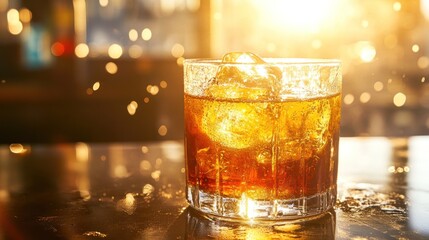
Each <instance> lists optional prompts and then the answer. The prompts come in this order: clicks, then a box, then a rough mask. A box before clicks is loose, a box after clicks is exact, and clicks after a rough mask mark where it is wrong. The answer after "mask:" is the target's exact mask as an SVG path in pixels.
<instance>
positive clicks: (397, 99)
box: [393, 92, 407, 107]
mask: <svg viewBox="0 0 429 240" xmlns="http://www.w3.org/2000/svg"><path fill="white" fill-rule="evenodd" d="M406 101H407V96H406V95H405V94H404V93H402V92H398V93H396V94H395V96H394V97H393V104H395V106H397V107H402V106H404V104H405V102H406Z"/></svg>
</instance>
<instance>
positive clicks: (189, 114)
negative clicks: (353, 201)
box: [184, 53, 342, 221]
mask: <svg viewBox="0 0 429 240" xmlns="http://www.w3.org/2000/svg"><path fill="white" fill-rule="evenodd" d="M234 54H235V55H236V56H235V55H234V56H229V57H228V56H225V57H224V59H223V60H215V59H188V60H185V62H184V115H185V152H186V182H187V189H186V191H187V192H186V198H187V201H188V202H189V204H190V205H191V206H192V207H193V208H195V209H197V210H198V211H200V212H202V213H204V214H207V216H211V217H218V218H224V219H226V220H246V219H247V220H249V219H250V220H254V221H265V220H267V221H279V220H303V219H308V218H310V217H314V216H318V215H321V214H322V213H325V212H327V211H328V210H329V209H331V208H332V207H333V205H334V204H335V201H336V194H337V168H338V146H339V131H340V115H341V83H342V75H341V63H340V61H338V60H327V59H286V58H268V59H265V58H264V59H262V58H259V57H257V56H256V55H252V54H250V53H234Z"/></svg>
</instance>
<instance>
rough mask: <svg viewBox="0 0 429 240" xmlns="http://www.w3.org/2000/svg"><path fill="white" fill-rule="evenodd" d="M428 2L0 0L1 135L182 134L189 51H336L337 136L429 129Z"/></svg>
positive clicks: (326, 54)
mask: <svg viewBox="0 0 429 240" xmlns="http://www.w3.org/2000/svg"><path fill="white" fill-rule="evenodd" d="M428 19H429V0H402V1H396V0H377V1H373V0H324V1H320V0H300V1H282V0H269V1H266V0H210V1H209V0H204V1H202V0H159V1H155V0H44V1H41V0H39V1H37V0H0V143H16V142H43V143H44V142H49V143H52V142H54V143H56V142H74V141H85V142H91V141H94V142H95V141H97V142H115V141H151V140H160V139H165V140H167V139H168V140H172V139H181V138H182V137H183V112H182V111H183V72H182V63H183V60H184V59H186V58H196V57H198V58H200V57H213V58H220V57H221V56H222V55H223V54H224V53H226V52H229V51H251V52H254V53H256V54H259V55H260V56H262V57H312V58H338V59H340V60H342V61H343V64H344V66H343V76H344V77H343V115H342V125H341V135H342V136H392V137H393V136H394V137H397V136H411V135H425V134H426V135H427V134H429V83H428V82H429V74H428V71H429V55H428V54H429V22H428V21H429V20H428Z"/></svg>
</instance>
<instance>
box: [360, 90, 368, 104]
mask: <svg viewBox="0 0 429 240" xmlns="http://www.w3.org/2000/svg"><path fill="white" fill-rule="evenodd" d="M359 100H360V102H361V103H367V102H369V100H371V94H370V93H368V92H363V93H362V94H361V95H360V97H359Z"/></svg>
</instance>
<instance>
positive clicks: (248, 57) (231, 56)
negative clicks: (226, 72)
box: [222, 52, 265, 63]
mask: <svg viewBox="0 0 429 240" xmlns="http://www.w3.org/2000/svg"><path fill="white" fill-rule="evenodd" d="M222 62H223V63H265V62H264V60H262V58H260V57H259V56H258V55H256V54H254V53H251V52H230V53H227V54H225V55H223V57H222Z"/></svg>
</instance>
